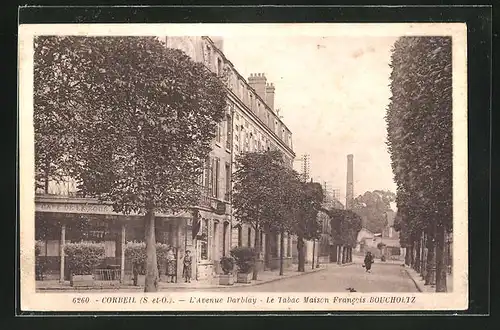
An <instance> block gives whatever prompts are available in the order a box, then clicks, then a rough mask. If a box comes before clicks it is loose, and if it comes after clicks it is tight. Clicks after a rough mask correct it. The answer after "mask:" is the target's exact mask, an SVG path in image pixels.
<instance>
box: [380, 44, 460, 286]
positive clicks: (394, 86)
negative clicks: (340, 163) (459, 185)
mask: <svg viewBox="0 0 500 330" xmlns="http://www.w3.org/2000/svg"><path fill="white" fill-rule="evenodd" d="M451 47H452V46H451V38H450V37H401V38H399V39H398V40H397V41H396V43H395V44H394V48H393V51H392V57H391V68H392V73H391V76H390V79H391V92H392V97H391V103H390V104H389V107H388V109H387V114H386V121H387V134H388V141H387V144H388V147H389V152H390V154H391V161H392V169H393V173H394V178H395V181H396V184H397V195H398V200H397V204H398V211H399V212H401V213H402V218H403V219H404V220H403V221H404V223H405V224H406V225H405V226H402V229H403V230H405V231H407V233H406V234H405V235H406V236H407V237H411V239H412V241H416V242H417V243H418V239H416V237H415V234H417V233H416V232H420V234H421V233H422V231H425V232H426V233H427V234H428V235H431V236H434V238H435V242H436V246H435V247H436V258H435V259H436V272H437V273H436V291H446V276H445V265H444V263H443V260H444V259H443V257H444V253H443V250H444V235H445V232H446V231H449V230H451V229H452V61H451V49H452V48H451ZM400 196H401V197H400ZM416 236H418V234H417V235H416ZM429 241H430V242H433V239H431V240H429ZM431 250H433V246H431V248H430V251H431Z"/></svg>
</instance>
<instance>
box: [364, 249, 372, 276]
mask: <svg viewBox="0 0 500 330" xmlns="http://www.w3.org/2000/svg"><path fill="white" fill-rule="evenodd" d="M372 264H373V255H372V253H371V252H370V251H368V252H366V255H365V260H364V265H365V269H366V272H368V273H371V269H372Z"/></svg>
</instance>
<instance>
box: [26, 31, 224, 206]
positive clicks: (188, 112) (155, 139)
mask: <svg viewBox="0 0 500 330" xmlns="http://www.w3.org/2000/svg"><path fill="white" fill-rule="evenodd" d="M130 54H133V56H131V55H130ZM34 78H35V79H34V83H35V98H34V99H35V136H36V137H35V141H36V164H37V169H38V170H39V171H37V172H39V173H44V169H46V168H47V167H46V166H45V164H46V163H50V165H51V166H49V171H48V173H49V176H50V177H55V176H56V174H57V173H59V172H63V174H65V175H68V174H70V175H72V176H73V177H75V178H76V179H78V181H79V182H80V187H79V188H80V189H81V191H82V192H83V193H84V194H87V195H91V196H96V197H99V198H100V199H102V200H106V201H112V202H113V204H114V207H115V210H116V211H118V212H125V213H127V212H131V211H135V212H139V213H144V212H145V210H146V209H147V207H148V205H149V206H153V207H154V208H156V209H158V210H160V211H171V210H176V209H180V208H183V207H185V206H186V205H193V204H195V203H196V202H197V198H198V192H199V189H197V185H196V182H197V181H196V180H197V179H198V177H199V175H200V174H201V173H202V170H203V161H204V159H205V158H206V156H207V155H208V153H209V151H210V150H211V140H212V139H213V137H214V136H215V125H216V123H217V122H219V121H221V120H222V119H223V116H224V113H225V108H226V99H225V92H224V86H223V84H222V83H221V82H220V80H219V79H218V78H217V77H216V76H215V75H214V74H212V73H211V72H210V71H209V70H208V69H207V68H206V67H205V66H203V65H202V64H199V63H195V62H193V61H192V60H191V59H190V58H189V57H188V56H187V55H185V54H184V53H183V52H181V51H179V50H174V49H168V48H166V47H165V45H164V44H163V43H161V42H160V41H159V40H158V39H157V38H154V37H77V36H71V37H56V36H50V37H49V36H41V37H37V38H36V40H35V76H34Z"/></svg>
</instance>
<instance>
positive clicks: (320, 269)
mask: <svg viewBox="0 0 500 330" xmlns="http://www.w3.org/2000/svg"><path fill="white" fill-rule="evenodd" d="M323 270H326V267H323V268H318V269H314V270H311V271H309V272H297V274H294V275H291V276H283V277H278V278H273V279H272V280H268V281H262V282H256V283H248V284H244V285H238V286H242V287H245V286H257V285H262V284H267V283H271V282H277V281H281V280H284V279H287V278H293V277H299V276H303V275H307V274H312V273H317V272H320V271H323ZM217 288H219V287H217Z"/></svg>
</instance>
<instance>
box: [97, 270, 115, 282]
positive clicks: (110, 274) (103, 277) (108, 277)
mask: <svg viewBox="0 0 500 330" xmlns="http://www.w3.org/2000/svg"><path fill="white" fill-rule="evenodd" d="M93 275H94V279H95V280H96V281H119V280H120V275H121V271H120V269H95V270H94V273H93Z"/></svg>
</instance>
